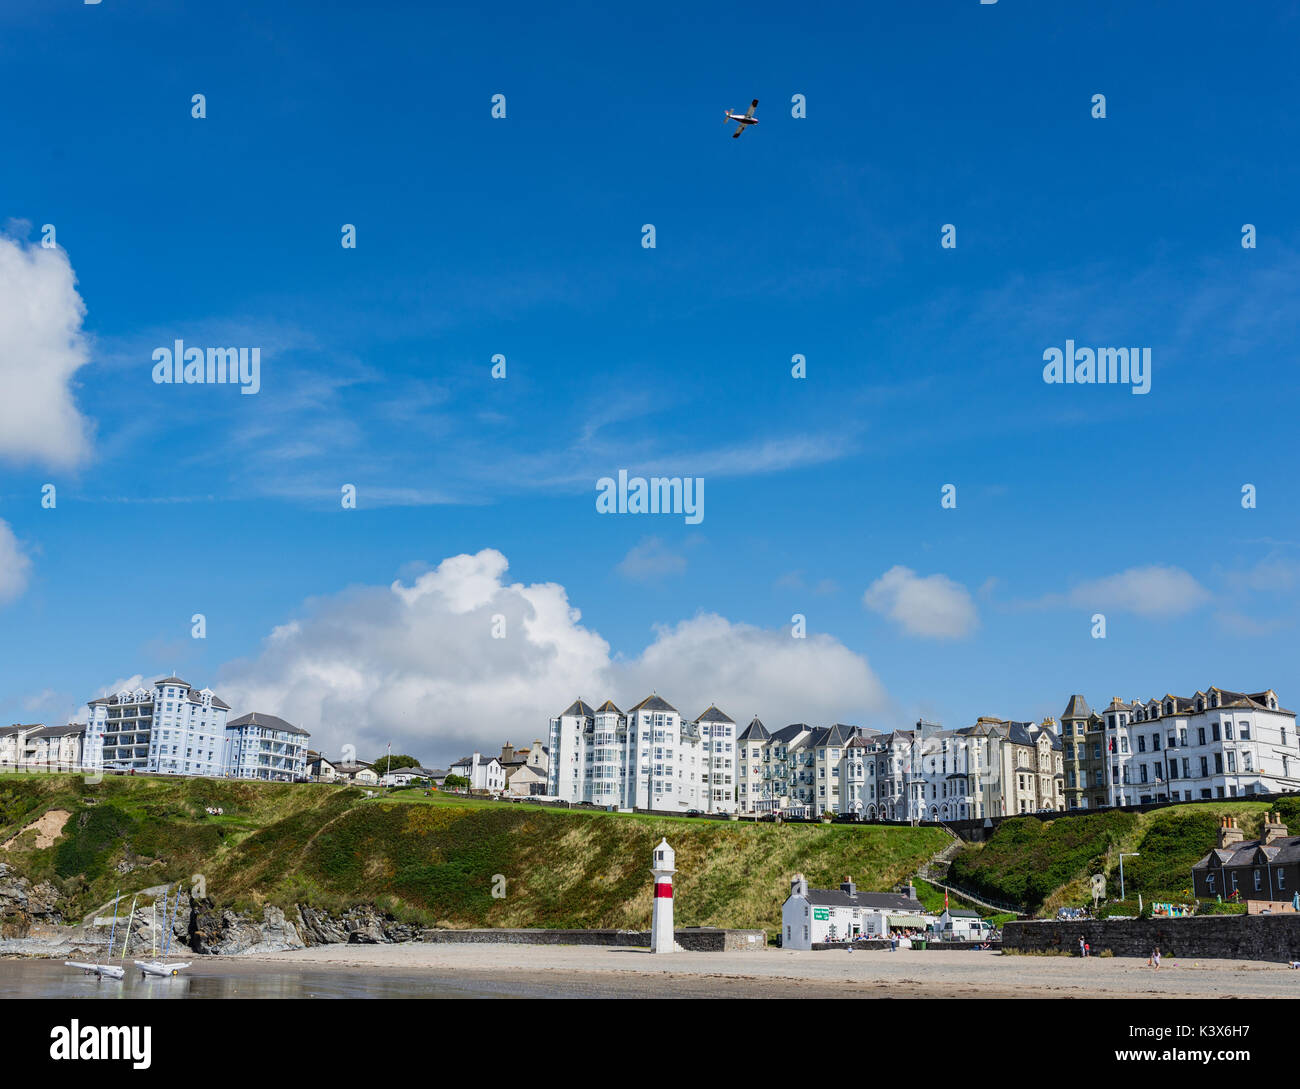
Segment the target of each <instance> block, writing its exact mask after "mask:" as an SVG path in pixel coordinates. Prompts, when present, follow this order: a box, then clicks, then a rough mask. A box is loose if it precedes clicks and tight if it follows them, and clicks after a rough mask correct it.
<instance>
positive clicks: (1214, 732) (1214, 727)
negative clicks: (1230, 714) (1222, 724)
mask: <svg viewBox="0 0 1300 1089" xmlns="http://www.w3.org/2000/svg"><path fill="white" fill-rule="evenodd" d="M1210 737H1211V738H1213V739H1214V740H1215V741H1218V740H1219V724H1218V723H1217V722H1212V723H1210Z"/></svg>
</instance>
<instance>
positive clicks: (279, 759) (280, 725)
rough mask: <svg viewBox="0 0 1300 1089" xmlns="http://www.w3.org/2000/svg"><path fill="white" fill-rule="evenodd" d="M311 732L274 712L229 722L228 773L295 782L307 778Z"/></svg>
mask: <svg viewBox="0 0 1300 1089" xmlns="http://www.w3.org/2000/svg"><path fill="white" fill-rule="evenodd" d="M310 736H311V735H310V734H309V733H308V732H307V731H306V730H303V729H300V728H299V727H297V726H295V725H293V724H292V723H290V722H285V720H284V719H282V718H277V717H276V716H275V715H267V714H262V713H261V712H260V711H254V712H253V713H251V714H247V715H241V716H240V717H239V718H236V719H231V720H230V721H229V722H227V723H226V736H225V754H224V763H225V773H226V774H227V775H230V776H234V777H235V778H237V779H263V780H268V781H271V782H279V783H292V782H296V781H297V780H299V779H305V778H306V777H307V739H308V738H309V737H310Z"/></svg>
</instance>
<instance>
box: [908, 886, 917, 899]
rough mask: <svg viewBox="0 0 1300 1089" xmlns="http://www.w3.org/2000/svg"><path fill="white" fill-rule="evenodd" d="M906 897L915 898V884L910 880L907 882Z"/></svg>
mask: <svg viewBox="0 0 1300 1089" xmlns="http://www.w3.org/2000/svg"><path fill="white" fill-rule="evenodd" d="M907 898H908V899H909V900H915V899H916V886H915V885H913V884H912V883H911V882H910V881H909V882H908V883H907Z"/></svg>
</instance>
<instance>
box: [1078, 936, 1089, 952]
mask: <svg viewBox="0 0 1300 1089" xmlns="http://www.w3.org/2000/svg"><path fill="white" fill-rule="evenodd" d="M1084 948H1085V946H1084V942H1083V935H1082V934H1080V935H1079V956H1081V957H1086V956H1087V955H1088V954H1087V953H1085V952H1084Z"/></svg>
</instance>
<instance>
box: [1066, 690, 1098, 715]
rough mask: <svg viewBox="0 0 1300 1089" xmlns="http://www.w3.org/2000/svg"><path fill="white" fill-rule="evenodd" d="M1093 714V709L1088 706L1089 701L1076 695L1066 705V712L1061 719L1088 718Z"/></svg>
mask: <svg viewBox="0 0 1300 1089" xmlns="http://www.w3.org/2000/svg"><path fill="white" fill-rule="evenodd" d="M1091 714H1092V708H1091V707H1089V706H1088V701H1087V700H1086V699H1084V698H1083V697H1082V696H1079V695H1074V696H1071V697H1070V702H1069V703H1068V704H1066V707H1065V710H1064V711H1063V712H1062V713H1061V718H1062V719H1067V718H1087V717H1088V716H1089V715H1091Z"/></svg>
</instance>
